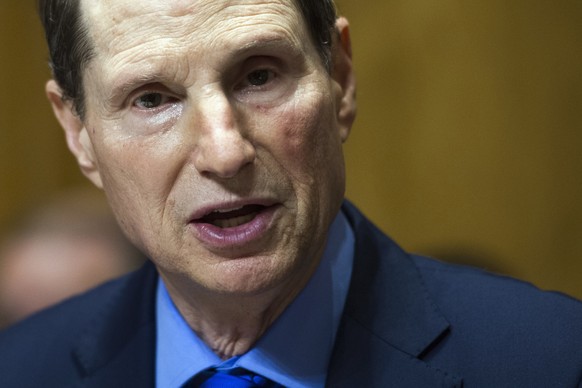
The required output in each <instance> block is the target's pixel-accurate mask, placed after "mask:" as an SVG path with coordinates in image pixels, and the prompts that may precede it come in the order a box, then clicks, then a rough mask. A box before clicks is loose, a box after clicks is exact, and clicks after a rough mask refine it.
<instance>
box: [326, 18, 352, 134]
mask: <svg viewBox="0 0 582 388" xmlns="http://www.w3.org/2000/svg"><path fill="white" fill-rule="evenodd" d="M332 49H333V69H332V71H333V74H332V76H333V79H334V80H335V81H336V82H337V83H338V85H339V86H340V88H341V95H340V97H341V99H340V101H339V104H338V113H337V114H338V122H339V125H340V128H339V129H340V136H341V139H342V141H346V140H347V138H348V135H349V133H350V130H351V128H352V125H353V123H354V120H355V118H356V77H355V74H354V70H353V64H352V45H351V38H350V28H349V23H348V20H347V19H346V18H344V17H340V18H338V19H337V21H336V36H335V37H334V42H333V47H332Z"/></svg>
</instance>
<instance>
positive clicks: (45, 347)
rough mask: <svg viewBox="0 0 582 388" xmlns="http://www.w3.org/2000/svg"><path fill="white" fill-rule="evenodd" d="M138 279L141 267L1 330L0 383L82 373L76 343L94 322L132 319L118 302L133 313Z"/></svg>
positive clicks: (58, 382) (55, 382)
mask: <svg viewBox="0 0 582 388" xmlns="http://www.w3.org/2000/svg"><path fill="white" fill-rule="evenodd" d="M143 277H144V269H141V270H139V271H137V272H135V273H132V274H129V275H126V276H124V277H121V278H119V279H116V280H112V281H110V282H107V283H105V284H103V285H101V286H99V287H97V288H95V289H93V290H90V291H88V292H86V293H84V294H81V295H79V296H76V297H73V298H70V299H68V300H66V301H64V302H62V303H60V304H58V305H56V306H54V307H51V308H49V309H47V310H44V311H41V312H39V313H37V314H35V315H33V316H32V317H30V318H27V319H25V320H24V321H22V322H20V323H17V324H16V325H14V326H12V327H9V328H7V329H5V330H3V331H2V332H0V385H2V386H36V384H40V385H45V386H68V385H69V384H70V383H71V381H75V379H76V378H79V377H81V374H82V373H81V369H80V368H79V364H78V360H76V359H75V357H74V356H73V353H74V351H75V349H76V347H78V346H79V344H82V345H83V346H84V345H85V344H84V343H83V338H87V336H86V335H85V333H87V332H88V331H91V330H95V327H96V325H104V326H107V325H113V322H115V320H116V321H122V320H126V321H131V320H132V319H134V318H133V317H129V316H127V317H124V316H123V313H122V314H121V316H120V312H123V310H124V307H123V306H121V304H126V305H127V306H125V308H126V310H127V311H128V312H127V315H129V314H132V313H133V311H132V308H131V306H130V305H128V303H129V302H130V300H129V299H128V293H131V292H132V291H131V290H132V289H135V290H134V291H133V293H134V294H135V293H137V292H138V287H139V284H141V283H143V280H141V279H143ZM135 302H136V303H137V302H138V301H135ZM31 371H32V372H33V373H31ZM45 383H46V384H45ZM11 384H14V385H11Z"/></svg>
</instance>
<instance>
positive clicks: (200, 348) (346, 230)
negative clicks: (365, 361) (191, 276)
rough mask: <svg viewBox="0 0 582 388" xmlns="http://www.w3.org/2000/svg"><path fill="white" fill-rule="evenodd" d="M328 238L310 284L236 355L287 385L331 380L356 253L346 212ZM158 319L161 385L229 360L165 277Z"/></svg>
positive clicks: (172, 385) (173, 387) (168, 386)
mask: <svg viewBox="0 0 582 388" xmlns="http://www.w3.org/2000/svg"><path fill="white" fill-rule="evenodd" d="M327 241H328V242H327V246H326V248H325V252H324V255H323V257H322V260H321V263H320V264H319V266H318V268H317V269H316V271H315V273H314V274H313V277H312V278H311V279H310V280H309V282H308V283H307V285H306V286H305V288H304V289H303V290H302V291H301V292H300V293H299V295H298V296H297V298H295V300H294V301H293V302H292V303H291V304H290V305H289V306H288V307H287V309H285V311H284V312H283V313H282V314H281V316H279V318H277V320H276V321H275V322H274V323H273V324H272V325H271V327H270V328H269V329H268V330H267V331H266V332H265V334H263V336H262V337H261V338H260V339H259V341H257V343H256V344H255V346H254V347H253V348H252V349H251V350H249V351H248V352H247V353H245V354H243V355H241V356H240V357H239V358H238V359H237V360H236V362H235V365H236V366H240V367H243V368H245V369H248V370H250V371H253V372H255V373H258V374H260V375H262V376H265V377H267V378H268V379H271V380H273V381H275V382H277V383H279V384H281V385H284V386H286V387H323V386H324V385H325V379H326V375H327V367H328V364H329V359H330V357H331V352H332V350H333V344H334V342H335V335H336V333H337V329H338V326H339V323H340V319H341V315H342V312H343V308H344V304H345V300H346V296H347V292H348V287H349V282H350V278H351V272H352V265H353V256H354V244H355V243H354V234H353V231H352V229H351V227H350V225H349V224H348V222H347V220H346V218H345V216H344V215H343V213H341V212H340V213H339V214H338V216H337V217H336V218H335V220H334V222H333V223H332V226H331V228H330V231H329V234H328V240H327ZM156 320H157V329H156V330H157V344H156V387H157V388H177V387H180V386H181V385H182V384H183V383H185V382H186V381H187V380H189V379H190V378H191V377H192V376H194V375H195V374H197V373H198V372H200V371H202V370H204V369H206V368H209V367H213V366H217V365H220V364H221V363H223V361H222V360H221V359H220V358H219V357H218V356H217V355H216V354H214V353H213V352H212V350H210V348H209V347H208V346H207V345H206V344H205V343H204V342H203V341H202V340H201V339H200V338H198V336H197V335H196V333H195V332H194V331H193V330H192V329H190V327H189V326H188V324H187V323H186V321H185V320H184V318H182V316H181V315H180V313H179V312H178V310H177V308H176V307H175V305H174V303H173V302H172V300H171V298H170V296H169V294H168V291H167V289H166V287H165V285H164V283H163V281H162V280H161V278H160V280H159V282H158V289H157V301H156ZM231 360H232V359H231ZM231 362H232V361H231Z"/></svg>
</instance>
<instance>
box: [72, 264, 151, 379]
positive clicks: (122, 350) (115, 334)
mask: <svg viewBox="0 0 582 388" xmlns="http://www.w3.org/2000/svg"><path fill="white" fill-rule="evenodd" d="M156 279H157V275H156V271H155V268H154V266H153V264H151V263H147V264H146V265H145V266H144V267H143V268H142V269H141V270H140V271H138V272H137V273H136V274H134V275H131V276H130V277H128V278H126V280H125V284H124V285H123V286H122V287H119V289H118V292H117V293H116V294H115V295H113V296H112V297H111V298H110V301H109V303H108V304H107V306H106V307H105V308H104V309H102V310H101V311H99V312H97V315H96V317H95V319H94V320H93V321H92V325H91V326H89V327H87V329H86V331H85V332H84V335H83V336H82V337H81V338H80V339H79V342H78V344H77V346H76V348H75V349H74V351H73V357H75V359H76V361H77V365H78V366H79V368H80V370H81V374H82V376H83V380H82V384H81V385H82V386H84V387H107V386H139V387H152V388H153V386H154V381H155V378H154V376H155V337H156V334H155V288H156V284H157V281H156Z"/></svg>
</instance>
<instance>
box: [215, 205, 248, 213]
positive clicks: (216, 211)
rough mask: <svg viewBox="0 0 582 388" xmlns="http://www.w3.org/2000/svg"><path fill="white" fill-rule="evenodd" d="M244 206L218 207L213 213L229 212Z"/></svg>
mask: <svg viewBox="0 0 582 388" xmlns="http://www.w3.org/2000/svg"><path fill="white" fill-rule="evenodd" d="M242 208H243V207H242V206H240V207H233V208H232V209H217V210H214V211H213V213H228V212H233V211H235V210H240V209H242Z"/></svg>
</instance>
